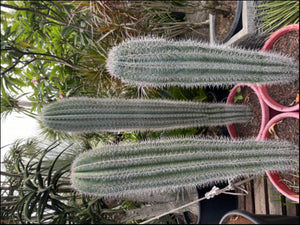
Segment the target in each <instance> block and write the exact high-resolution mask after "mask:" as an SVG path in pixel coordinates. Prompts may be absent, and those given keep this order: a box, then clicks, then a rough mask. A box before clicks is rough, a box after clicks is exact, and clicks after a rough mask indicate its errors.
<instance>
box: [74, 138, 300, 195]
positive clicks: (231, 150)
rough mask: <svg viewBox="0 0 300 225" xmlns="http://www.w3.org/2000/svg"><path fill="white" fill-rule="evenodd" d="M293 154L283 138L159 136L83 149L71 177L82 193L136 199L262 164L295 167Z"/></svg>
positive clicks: (261, 170)
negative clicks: (261, 139)
mask: <svg viewBox="0 0 300 225" xmlns="http://www.w3.org/2000/svg"><path fill="white" fill-rule="evenodd" d="M298 157H299V149H298V147H297V146H295V145H293V144H291V143H289V142H279V141H255V140H252V139H250V140H249V139H248V140H239V141H232V140H229V139H225V138H224V139H196V138H178V139H160V140H156V141H145V142H141V143H134V144H123V145H115V146H102V147H100V148H97V149H94V150H91V151H87V152H84V153H82V154H81V155H79V156H78V157H77V158H76V159H75V160H74V162H73V164H72V168H71V181H72V186H73V188H74V189H76V190H77V191H80V192H82V193H85V194H89V195H98V196H103V197H130V196H131V198H134V197H136V199H138V197H139V196H141V195H147V194H150V193H152V194H153V193H154V194H155V192H160V191H170V190H177V189H178V188H182V187H185V188H189V187H194V186H195V185H205V184H208V183H215V182H220V181H222V180H223V181H224V180H226V179H228V178H234V177H237V176H242V175H249V174H254V175H258V174H262V173H264V171H265V170H287V169H292V168H297V167H298V166H299V165H298V163H297V162H294V161H293V160H295V159H298ZM132 196H133V197H132Z"/></svg>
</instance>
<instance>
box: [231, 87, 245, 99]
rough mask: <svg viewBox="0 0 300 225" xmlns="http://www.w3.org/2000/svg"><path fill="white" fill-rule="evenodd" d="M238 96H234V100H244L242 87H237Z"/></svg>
mask: <svg viewBox="0 0 300 225" xmlns="http://www.w3.org/2000/svg"><path fill="white" fill-rule="evenodd" d="M236 93H237V94H236V96H234V100H233V102H234V103H236V102H237V101H238V100H243V95H242V94H241V87H238V88H237V89H236Z"/></svg>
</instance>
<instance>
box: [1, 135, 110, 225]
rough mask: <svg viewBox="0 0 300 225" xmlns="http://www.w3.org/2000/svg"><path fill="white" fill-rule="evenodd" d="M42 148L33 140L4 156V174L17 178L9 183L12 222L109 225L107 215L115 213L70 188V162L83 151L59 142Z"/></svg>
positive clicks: (78, 147) (97, 201)
mask: <svg viewBox="0 0 300 225" xmlns="http://www.w3.org/2000/svg"><path fill="white" fill-rule="evenodd" d="M42 146H43V144H42V142H40V141H39V140H35V139H32V140H27V142H25V143H23V144H22V141H18V142H16V143H15V146H13V147H12V148H11V151H10V152H9V153H10V155H9V156H6V159H5V163H6V167H7V171H10V173H12V174H13V175H14V176H15V177H17V178H15V179H14V180H10V182H12V184H13V186H12V187H11V190H12V193H14V196H15V197H16V198H14V199H16V202H15V203H14V204H13V208H11V211H10V218H11V220H12V221H16V222H17V223H22V224H27V223H39V224H44V223H49V222H51V223H53V224H68V223H72V224H95V223H107V222H110V223H112V219H111V217H110V214H111V213H113V212H114V211H113V210H109V209H108V207H107V206H106V204H105V203H104V202H103V201H102V200H100V199H97V198H93V197H88V196H81V195H80V194H79V193H77V192H75V191H74V190H73V189H72V188H71V186H70V179H69V174H70V165H71V162H72V161H73V159H74V158H75V157H76V155H77V154H78V151H79V152H80V151H83V149H84V148H82V146H81V145H80V144H78V143H75V144H74V146H72V145H68V144H67V143H58V142H53V143H50V144H49V145H47V144H46V145H45V148H42ZM15 192H17V193H18V194H17V195H16V193H15ZM1 197H2V196H1ZM1 203H4V202H3V201H2V199H1Z"/></svg>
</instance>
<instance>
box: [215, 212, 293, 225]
mask: <svg viewBox="0 0 300 225" xmlns="http://www.w3.org/2000/svg"><path fill="white" fill-rule="evenodd" d="M237 215H239V216H242V217H244V218H246V219H248V220H250V221H252V222H253V223H254V224H299V216H283V215H261V214H253V213H250V212H247V211H244V210H232V211H230V212H228V213H226V214H225V215H224V216H223V217H222V218H221V220H220V222H219V224H226V223H227V221H228V220H229V219H230V217H231V216H237Z"/></svg>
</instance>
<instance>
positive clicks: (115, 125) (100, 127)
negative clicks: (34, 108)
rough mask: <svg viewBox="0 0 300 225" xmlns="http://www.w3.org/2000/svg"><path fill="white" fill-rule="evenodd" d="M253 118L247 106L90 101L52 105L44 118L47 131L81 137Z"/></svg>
mask: <svg viewBox="0 0 300 225" xmlns="http://www.w3.org/2000/svg"><path fill="white" fill-rule="evenodd" d="M251 118H252V112H251V110H250V108H249V107H248V106H246V105H228V104H223V103H200V102H191V101H170V100H150V99H117V98H114V99H101V98H88V97H74V98H69V99H63V100H61V101H58V102H55V103H52V104H49V105H48V106H46V107H45V108H44V109H43V111H42V116H41V119H42V121H43V123H44V125H45V126H46V127H48V128H51V129H53V130H59V131H69V132H81V133H89V132H99V131H111V132H114V131H128V130H142V131H145V130H166V129H174V128H188V127H198V126H205V125H210V126H213V125H225V124H227V123H242V122H247V121H249V120H250V119H251Z"/></svg>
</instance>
